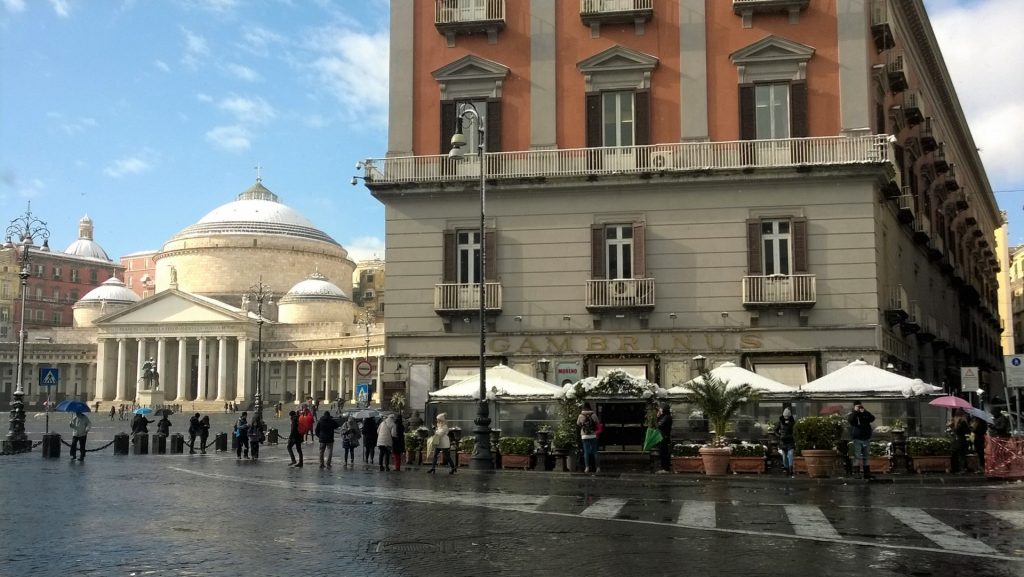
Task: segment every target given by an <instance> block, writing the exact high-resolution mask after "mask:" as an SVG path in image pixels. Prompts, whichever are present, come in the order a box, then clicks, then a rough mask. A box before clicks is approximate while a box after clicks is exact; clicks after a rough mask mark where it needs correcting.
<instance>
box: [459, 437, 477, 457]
mask: <svg viewBox="0 0 1024 577" xmlns="http://www.w3.org/2000/svg"><path fill="white" fill-rule="evenodd" d="M475 448H476V437H473V436H469V437H463V438H462V440H460V441H459V452H460V453H472V452H473V449H475Z"/></svg>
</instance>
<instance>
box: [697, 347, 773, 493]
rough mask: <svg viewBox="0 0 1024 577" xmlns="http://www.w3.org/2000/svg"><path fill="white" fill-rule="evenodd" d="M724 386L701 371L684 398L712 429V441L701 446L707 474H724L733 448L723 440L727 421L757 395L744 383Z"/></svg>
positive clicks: (707, 371) (722, 382) (707, 372)
mask: <svg viewBox="0 0 1024 577" xmlns="http://www.w3.org/2000/svg"><path fill="white" fill-rule="evenodd" d="M698 368H703V367H698ZM726 385H727V383H725V382H724V381H722V380H721V379H719V378H718V377H716V376H714V375H713V374H711V371H709V370H702V371H701V375H700V377H698V378H696V379H694V380H692V381H690V382H689V383H687V385H686V386H687V388H689V390H690V392H689V393H688V394H687V395H686V400H687V401H688V402H690V403H691V404H692V405H694V406H695V407H697V409H699V410H700V411H701V412H702V413H703V414H704V418H706V419H707V421H708V424H709V425H711V428H712V429H713V434H714V436H713V438H712V440H711V443H709V444H708V445H705V446H703V447H701V449H700V456H701V458H702V459H703V460H704V472H705V473H706V474H708V475H724V474H725V473H726V472H727V471H728V470H729V457H730V455H731V454H732V449H731V448H730V447H729V445H728V444H727V443H726V439H725V435H726V432H727V430H728V427H729V420H730V419H732V417H733V415H735V414H736V413H737V412H738V411H739V410H740V408H742V407H743V406H744V405H746V404H747V402H749V401H752V400H754V399H755V398H756V396H757V393H756V391H754V389H752V388H751V387H750V385H748V384H746V383H744V384H741V385H738V386H733V387H729V386H726Z"/></svg>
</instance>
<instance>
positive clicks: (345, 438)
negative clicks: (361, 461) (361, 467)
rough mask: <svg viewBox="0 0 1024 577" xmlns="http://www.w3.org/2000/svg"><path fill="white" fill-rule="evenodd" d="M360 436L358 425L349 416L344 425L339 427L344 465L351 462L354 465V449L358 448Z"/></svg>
mask: <svg viewBox="0 0 1024 577" xmlns="http://www.w3.org/2000/svg"><path fill="white" fill-rule="evenodd" d="M360 436H362V434H361V433H360V432H359V423H357V422H356V420H355V419H354V418H353V417H352V416H349V418H348V420H347V421H345V424H343V425H342V426H341V447H342V448H343V449H345V464H346V465H347V464H349V461H350V460H351V462H352V464H353V465H355V464H356V447H358V446H359V437H360Z"/></svg>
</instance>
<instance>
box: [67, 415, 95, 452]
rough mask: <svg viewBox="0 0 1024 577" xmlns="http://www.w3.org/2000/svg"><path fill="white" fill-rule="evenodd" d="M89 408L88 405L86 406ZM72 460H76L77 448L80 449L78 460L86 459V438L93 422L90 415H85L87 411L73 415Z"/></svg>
mask: <svg viewBox="0 0 1024 577" xmlns="http://www.w3.org/2000/svg"><path fill="white" fill-rule="evenodd" d="M86 409H88V407H86ZM70 425H71V460H72V461H74V460H75V448H76V447H77V448H78V449H79V453H78V462H79V463H81V462H83V461H85V438H86V436H87V435H88V434H89V429H91V428H92V422H91V421H89V417H87V416H85V413H75V416H73V417H71V423H70Z"/></svg>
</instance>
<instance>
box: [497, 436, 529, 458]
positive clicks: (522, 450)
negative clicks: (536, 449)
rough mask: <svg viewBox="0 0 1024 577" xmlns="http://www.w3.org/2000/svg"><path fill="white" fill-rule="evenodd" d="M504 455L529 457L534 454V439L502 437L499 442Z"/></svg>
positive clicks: (499, 448) (499, 447)
mask: <svg viewBox="0 0 1024 577" xmlns="http://www.w3.org/2000/svg"><path fill="white" fill-rule="evenodd" d="M498 450H499V451H501V454H502V455H529V454H530V453H533V439H531V438H530V437H502V438H501V439H499V440H498Z"/></svg>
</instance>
